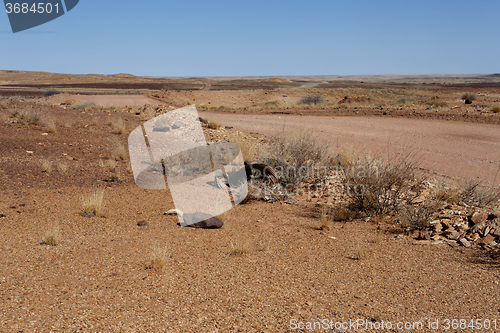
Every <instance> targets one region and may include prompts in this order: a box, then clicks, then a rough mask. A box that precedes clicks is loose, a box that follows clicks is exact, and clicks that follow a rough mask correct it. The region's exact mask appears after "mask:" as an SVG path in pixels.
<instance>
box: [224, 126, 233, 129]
mask: <svg viewBox="0 0 500 333" xmlns="http://www.w3.org/2000/svg"><path fill="white" fill-rule="evenodd" d="M224 128H225V129H232V128H233V126H224Z"/></svg>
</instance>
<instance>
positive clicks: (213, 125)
mask: <svg viewBox="0 0 500 333" xmlns="http://www.w3.org/2000/svg"><path fill="white" fill-rule="evenodd" d="M221 127H222V125H221V123H220V122H219V121H218V120H217V119H213V118H212V119H209V120H208V128H210V129H219V128H221Z"/></svg>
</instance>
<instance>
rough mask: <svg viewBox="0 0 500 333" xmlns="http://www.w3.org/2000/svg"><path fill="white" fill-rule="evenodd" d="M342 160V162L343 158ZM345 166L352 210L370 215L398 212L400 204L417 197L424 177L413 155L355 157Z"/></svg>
mask: <svg viewBox="0 0 500 333" xmlns="http://www.w3.org/2000/svg"><path fill="white" fill-rule="evenodd" d="M341 160H342V158H341ZM350 163H351V164H350V165H343V166H342V169H343V174H344V175H345V177H344V179H343V182H344V184H343V185H344V189H345V192H346V194H347V196H348V197H349V198H350V200H351V205H352V207H353V208H355V209H358V210H361V211H364V212H366V213H367V214H369V215H371V214H375V215H386V214H387V213H388V212H391V211H397V209H398V206H399V205H400V204H401V201H409V202H411V200H412V199H413V198H415V197H416V196H418V191H416V192H415V191H414V190H417V189H419V188H420V185H421V184H422V183H423V180H424V178H423V176H422V175H421V174H418V173H417V171H418V163H417V162H416V161H415V156H414V155H413V154H411V153H410V154H403V153H401V154H395V155H391V156H388V157H387V158H385V159H384V158H382V156H375V157H370V156H362V157H356V158H355V160H354V161H352V162H350Z"/></svg>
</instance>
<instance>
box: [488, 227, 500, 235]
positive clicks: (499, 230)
mask: <svg viewBox="0 0 500 333" xmlns="http://www.w3.org/2000/svg"><path fill="white" fill-rule="evenodd" d="M490 235H493V236H497V237H500V228H498V227H497V228H495V229H491V230H490Z"/></svg>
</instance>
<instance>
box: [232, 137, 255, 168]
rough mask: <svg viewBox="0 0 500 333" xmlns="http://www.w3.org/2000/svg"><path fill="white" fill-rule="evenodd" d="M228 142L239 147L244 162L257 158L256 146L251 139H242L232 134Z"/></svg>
mask: <svg viewBox="0 0 500 333" xmlns="http://www.w3.org/2000/svg"><path fill="white" fill-rule="evenodd" d="M229 141H230V142H232V143H236V144H237V145H238V146H239V147H240V151H241V155H242V156H243V160H244V161H253V160H254V159H255V158H256V157H257V145H256V144H255V143H254V142H252V140H251V139H246V140H245V139H244V138H243V137H242V136H240V135H238V134H234V135H232V136H231V137H230V138H229Z"/></svg>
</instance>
